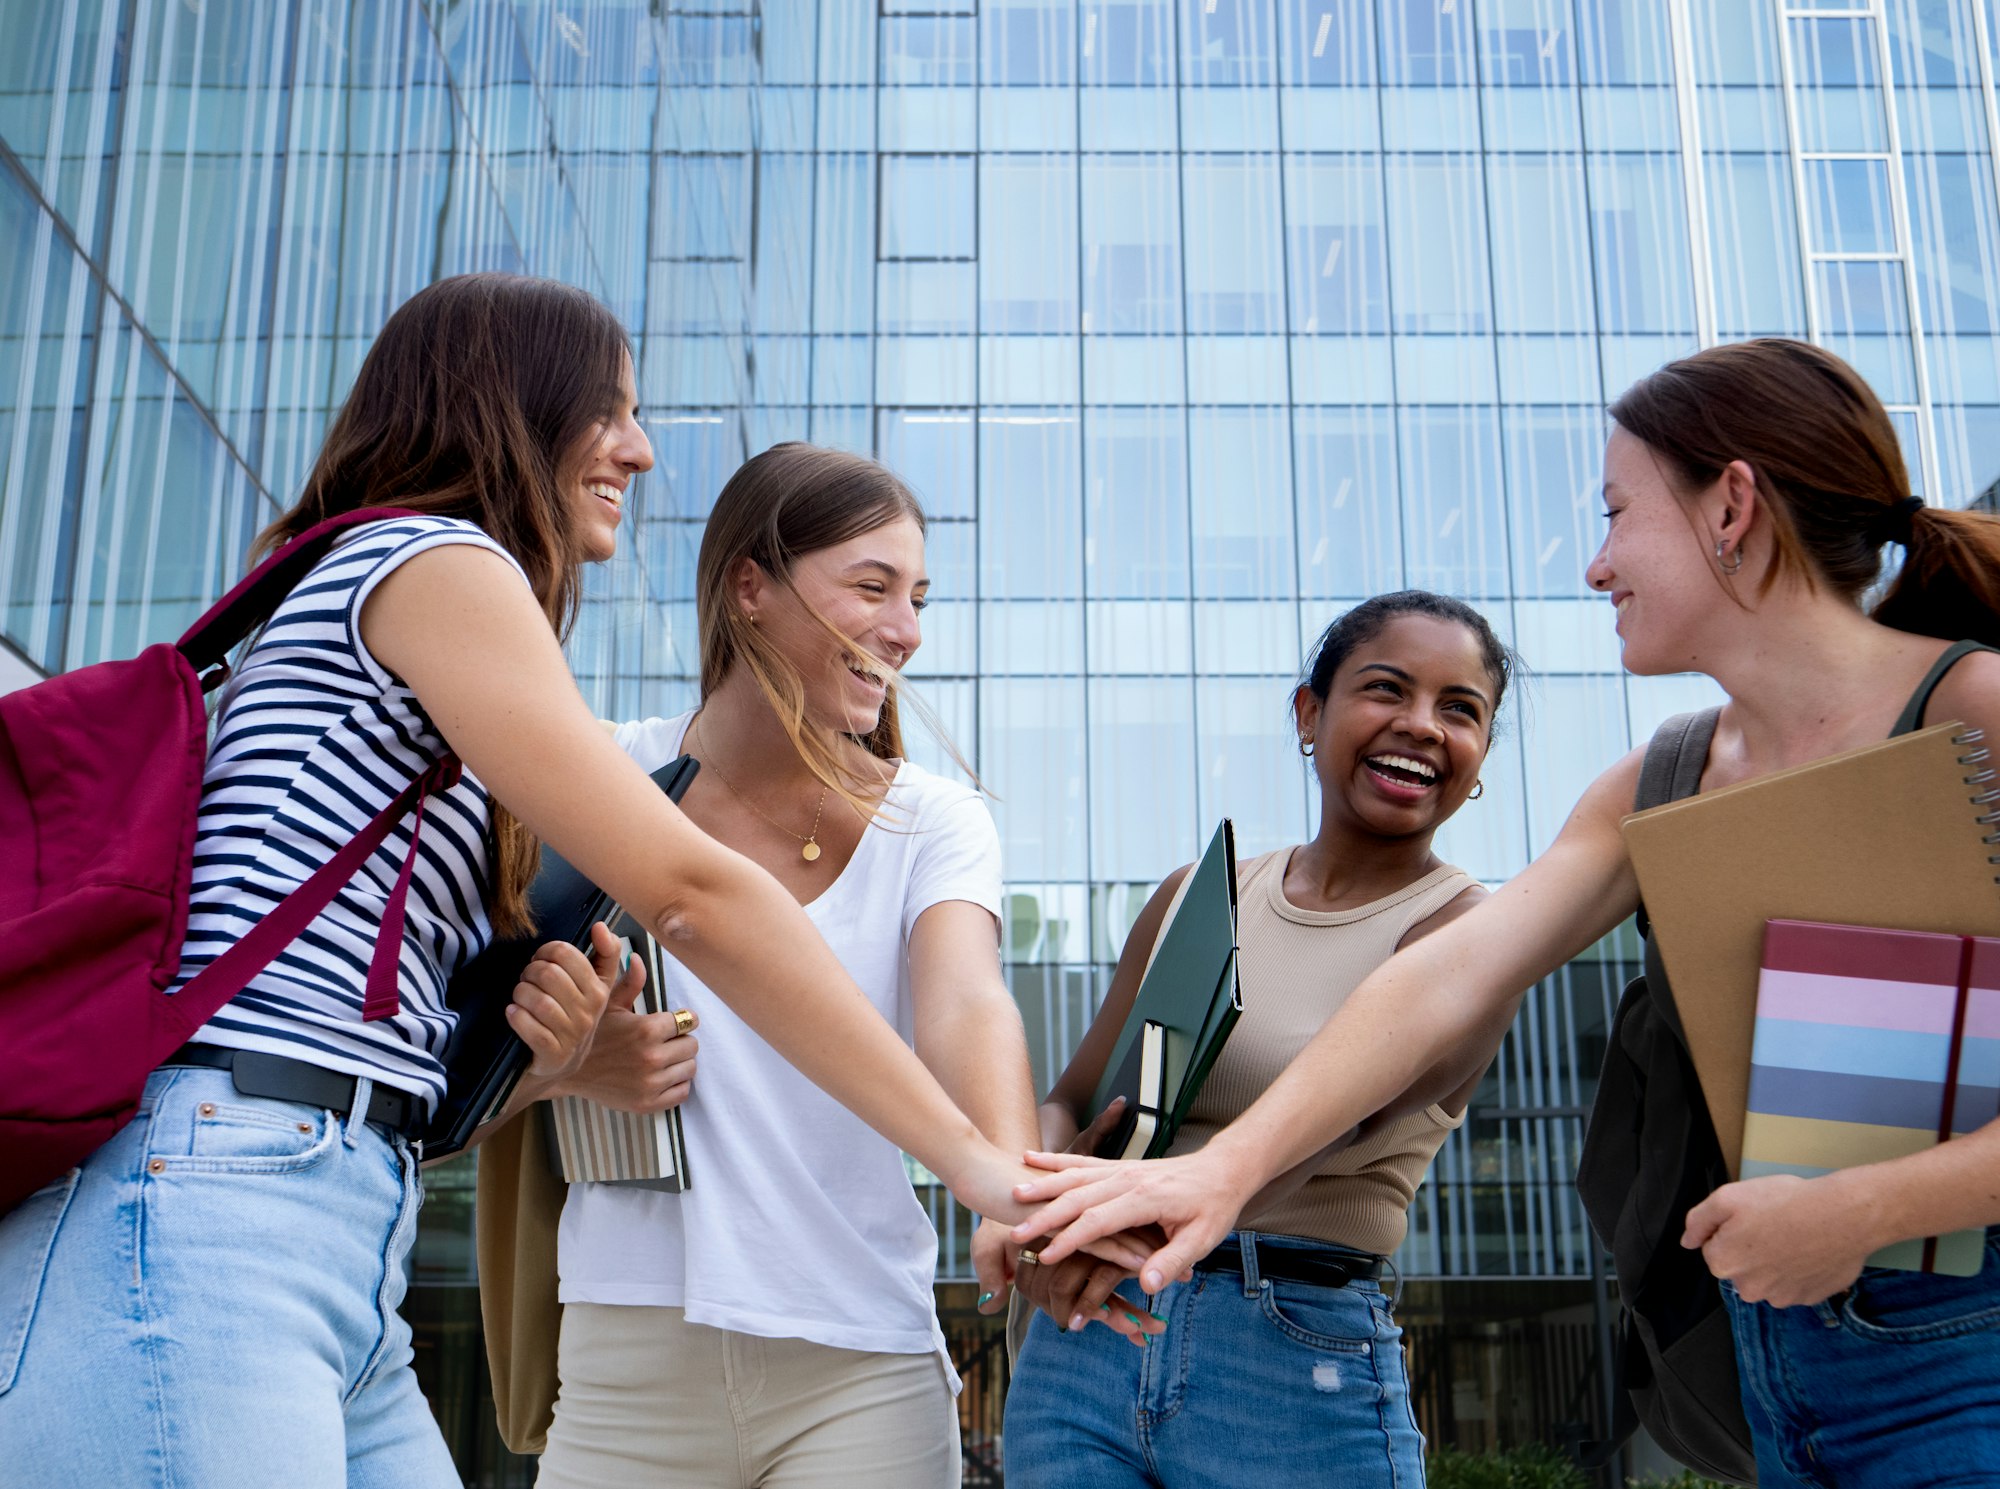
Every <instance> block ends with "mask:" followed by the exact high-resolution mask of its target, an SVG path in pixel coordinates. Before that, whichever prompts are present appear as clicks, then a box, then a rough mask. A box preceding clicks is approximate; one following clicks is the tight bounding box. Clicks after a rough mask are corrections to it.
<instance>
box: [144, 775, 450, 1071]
mask: <svg viewBox="0 0 2000 1489" xmlns="http://www.w3.org/2000/svg"><path fill="white" fill-rule="evenodd" d="M459 772H460V766H459V763H458V757H457V756H456V755H449V754H448V755H446V756H445V757H444V758H443V759H442V760H440V761H438V762H437V763H436V764H435V765H433V766H431V768H430V769H429V770H427V771H425V772H424V773H423V774H422V775H421V776H418V777H417V779H416V780H414V781H412V782H410V784H409V785H408V786H406V787H404V788H403V794H402V795H401V796H398V797H397V798H396V799H395V800H394V801H392V802H390V803H389V804H388V805H387V806H385V807H384V808H382V810H381V811H379V812H377V813H376V814H375V818H374V820H373V821H371V822H370V823H369V824H368V825H367V826H366V827H364V828H362V829H361V831H360V832H358V833H356V834H355V835H354V838H353V840H352V841H351V842H349V843H348V845H347V846H346V847H344V848H342V849H341V850H340V851H339V852H338V853H336V854H334V855H333V857H331V858H329V859H328V860H327V861H326V862H325V863H323V864H321V865H320V866H319V868H317V869H315V870H314V871H313V874H312V876H311V877H310V878H308V879H307V880H306V881H305V883H303V884H301V885H300V886H299V887H298V888H297V889H295V890H293V891H292V892H291V893H290V894H288V895H286V896H285V897H284V898H283V899H282V900H280V901H279V902H278V903H277V904H276V905H274V906H273V907H272V908H271V911H270V913H269V914H268V915H266V916H265V917H264V918H263V919H262V920H260V921H258V922H257V924H256V925H255V926H253V927H252V928H251V929H250V931H249V933H248V934H247V935H245V936H244V937H243V939H242V940H240V941H238V942H237V943H236V944H235V945H234V946H231V947H230V948H229V950H227V951H225V952H224V953H223V954H222V955H221V956H219V957H217V958H216V959H215V960H214V961H212V962H210V963H209V964H208V965H207V966H206V967H204V968H202V969H201V971H200V972H198V973H197V974H196V975H195V976H193V977H192V978H190V979H189V980H188V981H187V983H186V984H185V985H184V986H183V987H182V988H181V990H180V992H178V993H177V994H175V995H174V996H173V997H171V998H161V999H159V1000H158V1002H159V1003H160V1004H162V1005H164V1007H163V1008H162V1010H161V1014H162V1017H161V1022H160V1029H159V1032H158V1038H159V1041H160V1042H159V1044H158V1047H157V1048H156V1049H155V1051H154V1057H153V1063H154V1064H158V1063H159V1062H160V1061H161V1060H164V1059H165V1058H166V1057H167V1056H168V1055H170V1054H172V1053H173V1052H174V1051H175V1050H176V1049H178V1048H180V1046H181V1045H183V1044H185V1043H186V1042H187V1040H188V1038H189V1036H190V1035H192V1034H193V1033H194V1032H195V1030H197V1029H199V1028H200V1027H201V1026H202V1025H203V1024H205V1023H207V1022H208V1021H209V1020H210V1019H211V1018H213V1017H214V1016H215V1014H216V1011H217V1010H218V1009H220V1008H221V1007H222V1005H223V1004H225V1003H227V1002H228V1001H229V1000H230V999H231V998H233V997H235V996H236V995H237V994H238V993H240V992H242V991H243V989H244V988H245V987H247V986H248V985H249V983H250V979H251V978H253V977H255V976H256V975H257V974H258V973H259V972H262V971H263V970H264V969H265V968H266V967H268V966H270V965H271V963H272V961H273V960H275V959H276V957H277V955H278V953H279V952H281V951H283V950H284V949H285V948H286V947H287V946H289V945H291V944H292V942H293V941H295V940H297V939H298V937H299V934H300V933H301V932H302V931H304V930H305V928H306V927H307V926H309V925H311V924H312V923H313V921H314V920H315V919H317V918H318V916H319V913H320V912H321V911H322V910H324V909H325V908H326V907H327V906H328V905H330V904H332V903H333V897H334V896H335V895H336V894H338V893H340V889H341V886H342V885H344V884H346V883H347V881H348V880H350V879H352V878H353V877H354V874H355V871H356V870H357V869H359V868H360V867H361V865H362V864H364V863H366V862H367V861H368V858H369V855H371V854H372V853H374V852H375V850H376V849H378V848H380V847H381V846H382V844H383V842H384V841H385V840H386V839H387V838H388V836H389V833H390V832H391V831H392V830H393V829H394V828H395V826H396V824H397V823H398V822H400V821H401V820H402V819H403V815H404V813H406V812H408V811H409V810H410V809H411V808H412V807H415V808H416V811H417V820H416V824H415V826H414V827H413V828H412V829H411V831H410V851H409V853H408V854H407V855H406V856H405V857H404V859H403V871H402V873H401V874H400V875H398V876H397V879H396V887H395V889H394V890H393V891H392V892H391V893H390V895H389V902H388V904H387V906H386V907H384V909H383V912H382V930H381V933H380V934H379V935H378V936H377V937H376V940H375V954H374V956H373V958H372V959H371V960H370V961H369V964H368V986H367V991H366V993H365V994H364V997H363V1004H362V1017H363V1018H364V1019H380V1018H391V1017H393V1016H394V1015H395V1013H396V1011H397V1009H398V1008H399V1007H400V1006H401V999H400V997H399V996H398V994H397V990H396V987H397V984H396V972H397V964H398V962H399V960H400V958H401V956H402V950H403V911H404V906H405V904H406V903H407V901H408V899H409V895H410V876H411V873H412V871H413V870H414V869H415V867H416V861H417V836H418V833H419V832H420V831H421V830H422V828H423V823H424V818H423V812H424V799H425V798H426V797H427V796H429V795H430V793H431V792H433V791H449V790H450V789H451V788H452V787H453V786H455V785H457V784H458V778H459Z"/></svg>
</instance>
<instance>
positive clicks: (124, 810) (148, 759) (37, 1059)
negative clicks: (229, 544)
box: [0, 507, 458, 1214]
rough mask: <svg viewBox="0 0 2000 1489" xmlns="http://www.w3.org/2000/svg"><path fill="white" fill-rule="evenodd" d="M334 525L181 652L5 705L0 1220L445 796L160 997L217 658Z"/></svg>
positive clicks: (340, 864)
mask: <svg viewBox="0 0 2000 1489" xmlns="http://www.w3.org/2000/svg"><path fill="white" fill-rule="evenodd" d="M417 515H419V514H417V513H414V512H407V511H403V510H401V509H394V508H387V507H374V508H366V509H363V510H360V511H355V512H348V513H346V514H344V515H342V516H339V517H332V518H329V519H328V520H327V521H325V522H322V523H319V524H318V525H317V526H315V527H313V528H311V529H310V530H308V531H306V532H303V533H301V534H300V535H299V536H298V537H296V538H294V539H293V540H292V541H291V542H289V543H287V544H286V545H285V546H284V547H283V548H281V549H279V550H278V552H276V553H274V554H272V555H271V556H270V557H269V558H268V559H266V560H265V561H264V562H263V563H261V564H259V565H258V566H257V568H256V569H255V570H254V571H253V572H252V573H251V574H250V575H249V576H248V577H246V578H245V579H244V580H243V582H242V583H241V584H239V585H237V586H236V588H234V589H232V590H231V591H230V592H229V593H228V594H226V595H224V596H223V597H222V598H221V599H220V600H218V601H217V602H216V603H215V605H214V606H213V607H212V608H211V609H210V610H209V612H208V613H207V614H206V615H204V616H203V617H202V618H201V619H200V620H198V621H196V622H195V623H194V626H193V627H192V628H191V629H190V630H189V631H188V633H187V634H186V635H185V636H183V637H181V639H180V640H179V641H178V642H177V643H175V644H173V645H168V644H167V643H165V642H161V643H160V644H158V645H156V646H149V647H147V648H146V650H144V651H142V652H141V653H139V655H138V656H136V657H133V658H132V659H131V660H130V661H122V662H99V663H97V664H96V665H95V666H91V667H82V668H79V669H77V670H76V671H74V672H66V673H63V674H61V675H60V676H57V677H52V678H49V679H48V680H47V681H45V682H40V683H37V684H35V685H34V686H33V687H30V688H23V689H21V690H20V691H18V692H15V693H9V694H7V695H5V696H4V697H0V843H4V844H5V845H6V849H5V853H4V856H0V1051H4V1054H0V1061H3V1062H4V1071H5V1074H4V1076H3V1077H0V1214H4V1213H5V1212H6V1211H7V1210H10V1209H12V1208H13V1207H14V1206H15V1205H17V1204H19V1203H20V1202H21V1201H22V1200H24V1199H26V1198H27V1197H28V1196H29V1195H30V1194H33V1193H34V1192H35V1191H36V1190H37V1189H39V1188H41V1187H42V1186H43V1185H44V1184H47V1183H48V1182H49V1181H51V1180H52V1179H55V1178H57V1177H59V1176H60V1175H61V1174H63V1173H64V1172H65V1171H67V1170H68V1169H70V1168H73V1167H74V1166H75V1165H77V1164H78V1163H81V1162H82V1161H83V1160H84V1159H85V1158H87V1157H88V1156H89V1155H90V1154H91V1153H92V1152H93V1151H95V1150H96V1149H97V1148H98V1147H99V1146H100V1145H101V1144H102V1143H104V1142H105V1141H106V1140H107V1139H108V1138H110V1137H111V1135H112V1134H113V1133H115V1132H117V1131H118V1129H119V1128H121V1127H123V1126H124V1125H125V1124H126V1122H128V1121H130V1120H131V1117H132V1113H133V1110H134V1108H136V1107H137V1105H138V1102H139V1096H140V1092H141V1091H142V1090H143V1089H144V1087H145V1084H146V1077H147V1076H148V1075H149V1074H151V1073H152V1071H153V1069H154V1067H156V1066H157V1065H159V1063H160V1062H161V1061H162V1060H164V1059H165V1058H166V1057H167V1056H168V1055H170V1054H172V1053H173V1052H174V1050H175V1049H177V1048H178V1047H179V1046H180V1045H181V1044H183V1043H184V1042H186V1040H187V1038H188V1036H189V1035H191V1034H193V1033H194V1032H195V1031H196V1030H197V1029H199V1028H200V1027H201V1026H202V1025H203V1024H205V1023H207V1022H208V1020H209V1018H210V1017H211V1016H212V1015H213V1014H214V1013H215V1012H216V1010H217V1009H219V1008H221V1007H222V1005H223V1004H224V1003H227V1002H228V1001H229V1000H230V999H231V998H233V997H234V996H235V995H236V994H237V993H239V992H241V991H242V990H243V988H244V986H245V985H246V984H247V983H248V982H249V981H250V979H251V978H253V977H255V976H256V975H257V974H258V973H259V972H261V971H262V970H263V969H264V968H265V967H266V966H267V965H269V963H270V962H271V960H272V958H274V957H276V956H277V955H278V953H279V952H281V951H283V950H284V949H285V947H286V946H287V945H289V944H290V943H291V941H292V940H293V938H294V937H296V936H297V935H298V934H299V933H300V932H301V931H303V930H304V929H305V928H306V927H307V926H308V925H309V924H311V923H312V921H313V919H314V917H315V916H317V915H318V914H319V913H320V911H321V910H323V909H325V908H326V906H327V905H328V903H329V902H331V901H332V899H333V897H334V895H335V894H336V893H338V892H339V890H340V888H341V886H342V885H343V884H345V883H346V882H347V881H348V879H350V878H351V877H353V874H354V871H355V870H356V869H357V868H359V867H360V866H361V864H362V863H363V862H364V861H366V859H367V858H368V856H369V855H370V854H372V853H373V852H374V851H375V850H376V849H377V848H379V847H380V846H381V845H382V842H383V840H384V839H385V838H386V837H387V836H388V835H389V832H390V830H391V829H392V828H394V826H395V825H396V823H397V822H398V821H400V820H401V819H402V817H403V815H404V813H406V812H407V811H409V809H410V808H411V807H412V806H414V807H416V808H417V811H418V818H417V826H418V827H421V826H422V821H423V818H422V812H423V800H424V797H425V795H426V794H427V793H429V792H430V791H433V790H445V789H448V788H449V787H450V786H451V785H452V784H453V783H454V782H455V781H456V780H457V779H458V762H457V760H456V759H454V758H453V757H452V756H450V755H449V754H447V755H446V756H445V758H444V759H443V760H440V761H439V762H438V763H437V764H435V765H433V766H432V767H431V768H430V769H429V770H428V771H426V772H425V773H424V774H423V775H422V776H421V777H419V778H418V779H417V780H415V781H413V782H411V784H410V786H409V787H408V789H406V790H405V791H404V792H403V794H402V795H401V796H399V797H397V798H396V799H395V800H394V801H392V802H391V803H389V805H388V806H386V807H384V808H383V809H382V812H381V814H380V815H379V816H377V817H376V818H375V820H374V821H373V822H371V823H369V824H368V826H367V827H366V828H364V829H363V830H362V831H361V833H360V834H359V835H358V836H356V837H355V839H354V840H353V841H352V842H351V843H349V844H348V845H347V846H346V847H345V848H343V849H342V850H341V851H340V852H339V853H338V854H336V855H335V856H334V858H333V859H332V860H331V861H330V862H328V863H327V864H326V865H325V866H324V867H322V868H321V869H320V870H319V871H318V872H316V873H315V874H313V876H312V877H311V878H309V879H307V880H306V882H305V883H303V884H301V885H300V886H299V887H298V888H297V889H295V890H294V891H292V893H291V894H290V895H288V896H287V897H286V898H285V899H284V900H283V901H281V902H280V903H279V904H278V905H277V906H276V907H275V908H274V909H273V910H272V911H271V913H270V914H269V915H268V916H266V917H265V918H264V919H263V920H262V921H260V922H259V923H258V925H257V927H256V929H254V930H252V931H251V932H250V933H249V934H248V935H247V936H245V937H244V938H243V939H242V940H241V941H239V942H237V943H236V944H235V945H234V946H232V947H231V948H230V949H229V950H228V951H227V952H225V953H224V954H223V955H222V956H220V957H218V958H217V959H216V960H215V961H214V962H212V963H211V964H209V966H207V967H206V968H204V969H203V970H202V971H201V973H200V974H199V975H198V976H196V977H195V978H193V979H192V980H191V981H190V982H188V984H187V985H186V986H185V987H183V988H182V989H181V991H180V992H179V993H178V994H176V995H175V996H173V997H171V998H170V997H167V996H166V995H165V989H166V987H167V985H168V983H169V982H171V981H172V980H173V977H174V975H175V973H176V972H177V971H178V970H179V968H180V960H181V941H182V938H183V937H184V936H185V935H186V933H187V916H188V885H189V879H190V875H191V872H192V865H193V858H194V837H195V814H196V811H197V809H198V808H199V806H200V804H201V781H202V768H203V766H204V764H205V763H206V761H207V757H208V711H207V705H206V702H205V700H204V695H205V694H206V693H208V692H209V691H210V690H212V689H213V688H215V687H216V686H217V685H218V684H219V683H221V682H222V681H223V679H224V678H225V677H226V676H227V675H228V671H229V669H228V666H227V664H226V662H225V661H224V658H225V657H226V655H227V654H228V652H229V649H230V648H231V647H233V646H235V645H236V643H237V642H239V641H241V640H242V639H243V638H244V637H245V636H247V635H249V634H250V632H251V631H252V630H253V629H255V628H256V627H257V626H258V625H260V624H261V623H262V622H263V621H264V620H265V619H266V618H267V617H268V616H269V615H270V614H271V612H272V611H274V610H275V609H277V607H278V605H279V604H280V603H282V602H283V600H284V598H285V596H286V595H287V594H289V593H290V592H291V589H292V586H293V585H295V584H297V583H298V582H299V581H300V580H301V579H303V578H304V577H305V576H306V574H307V572H308V571H309V570H310V569H311V568H312V566H313V565H314V564H316V563H317V562H319V560H320V559H321V558H322V557H324V556H325V554H326V553H327V551H328V550H329V549H330V548H331V547H332V546H333V540H334V538H335V537H336V536H337V535H338V534H339V533H340V532H342V531H343V530H344V529H346V528H350V527H354V526H356V525H357V524H360V523H364V522H378V521H381V520H383V519H385V518H392V517H413V516H417ZM416 851H417V847H416V830H415V829H412V832H411V841H410V853H409V858H408V859H407V860H406V861H405V863H404V864H403V871H402V875H401V877H400V878H399V879H398V880H397V883H396V888H395V891H394V893H393V894H392V895H391V896H390V898H389V903H388V908H387V910H386V911H385V912H384V915H383V920H382V931H381V935H380V936H379V938H378V939H377V941H376V945H375V955H374V959H373V961H372V963H371V964H370V966H369V971H368V989H367V995H366V1002H365V1005H364V1017H366V1018H371V1019H375V1018H387V1017H389V1016H391V1015H393V1014H394V1013H395V1012H396V1009H397V1006H398V1002H397V995H396V961H397V956H398V954H399V952H400V949H401V946H402V940H403V907H404V902H405V900H406V899H407V897H408V890H409V884H410V873H411V869H412V868H413V867H414V865H415V860H416Z"/></svg>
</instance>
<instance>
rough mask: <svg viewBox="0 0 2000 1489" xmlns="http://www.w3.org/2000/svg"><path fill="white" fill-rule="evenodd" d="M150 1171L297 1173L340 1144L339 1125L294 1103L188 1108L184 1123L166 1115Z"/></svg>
mask: <svg viewBox="0 0 2000 1489" xmlns="http://www.w3.org/2000/svg"><path fill="white" fill-rule="evenodd" d="M153 1136H154V1141H153V1144H152V1146H151V1148H150V1149H149V1151H148V1153H147V1155H146V1157H147V1164H146V1166H147V1168H148V1169H149V1170H151V1171H152V1172H154V1173H212V1174H242V1173H278V1174H287V1173H297V1172H299V1171H300V1170H302V1169H307V1168H310V1167H312V1166H313V1165H314V1164H316V1163H318V1162H319V1161H320V1160H321V1159H323V1158H325V1157H326V1155H327V1154H329V1153H330V1152H332V1151H333V1149H334V1148H335V1147H336V1146H337V1145H338V1144H339V1142H340V1124H339V1123H338V1122H337V1121H335V1120H333V1119H332V1117H331V1116H330V1115H329V1114H328V1113H326V1112H323V1111H320V1110H318V1109H316V1108H314V1107H309V1106H305V1105H303V1104H302V1103H299V1102H295V1101H275V1100H268V1099H265V1098H261V1097H256V1096H247V1097H246V1096H242V1095H238V1096H237V1097H236V1098H235V1099H234V1100H233V1101H202V1102H198V1103H192V1104H190V1105H189V1106H188V1108H187V1110H186V1114H185V1121H184V1122H183V1121H179V1120H173V1119H172V1118H169V1117H168V1115H167V1114H166V1113H165V1112H162V1113H161V1114H160V1119H159V1120H156V1121H155V1123H154V1127H153Z"/></svg>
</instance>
